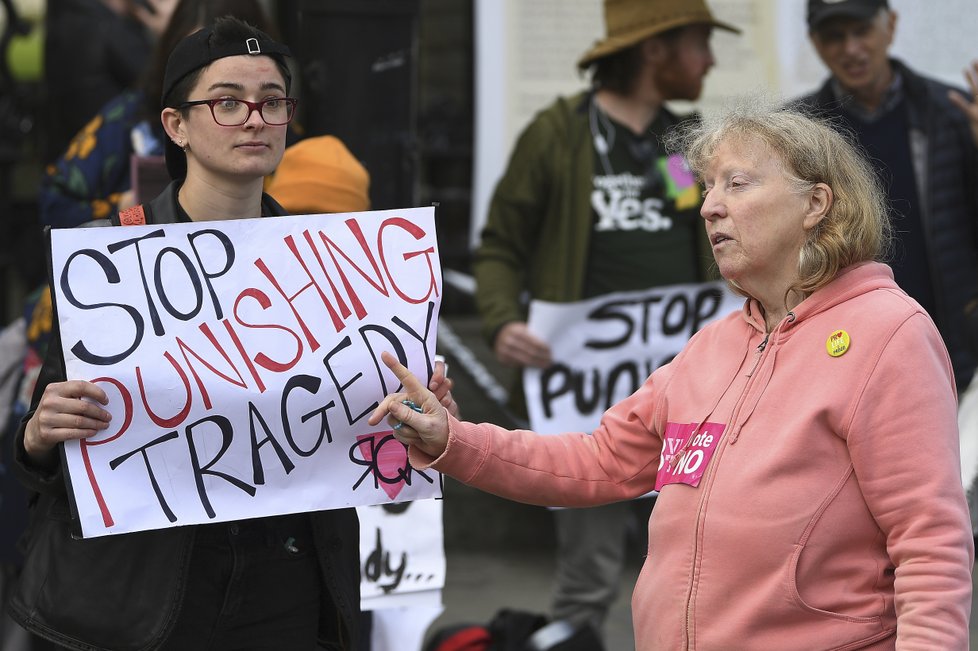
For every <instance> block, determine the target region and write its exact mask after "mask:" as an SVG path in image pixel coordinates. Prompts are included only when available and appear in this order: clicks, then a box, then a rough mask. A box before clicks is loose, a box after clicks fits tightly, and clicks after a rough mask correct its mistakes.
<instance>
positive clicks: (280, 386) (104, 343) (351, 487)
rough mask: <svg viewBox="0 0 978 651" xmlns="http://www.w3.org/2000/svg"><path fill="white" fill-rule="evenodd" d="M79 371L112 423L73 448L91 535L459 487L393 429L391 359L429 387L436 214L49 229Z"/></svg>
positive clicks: (72, 467)
mask: <svg viewBox="0 0 978 651" xmlns="http://www.w3.org/2000/svg"><path fill="white" fill-rule="evenodd" d="M51 257H52V269H53V275H52V278H53V288H52V289H53V291H54V296H55V302H56V309H57V316H58V325H59V327H60V333H61V341H62V344H63V352H64V357H65V366H66V370H67V375H68V377H69V378H71V379H85V380H89V381H91V382H94V383H95V384H97V385H98V386H100V387H101V388H102V389H104V390H105V392H106V393H107V394H108V397H109V404H108V406H107V407H106V409H107V410H108V411H109V412H110V413H111V414H112V421H111V423H110V425H109V427H108V429H106V430H105V431H103V432H100V433H99V434H97V435H96V436H94V437H92V438H90V439H87V440H84V441H81V442H78V441H75V442H71V443H69V444H66V445H65V454H66V457H67V465H68V472H69V477H70V484H71V490H72V494H73V501H74V505H75V508H76V510H77V515H78V518H79V521H80V524H81V530H82V534H83V535H84V536H86V537H88V536H100V535H106V534H115V533H123V532H127V531H138V530H144V529H155V528H162V527H168V526H179V525H187V524H198V523H206V522H219V521H227V520H236V519H241V518H251V517H256V516H263V515H273V514H282V513H298V512H306V511H313V510H319V509H329V508H339V507H346V506H358V505H364V504H377V503H383V502H390V501H395V500H396V501H405V500H414V499H420V498H425V497H434V496H440V495H441V487H440V477H439V476H438V474H437V473H435V472H433V471H423V472H419V471H415V470H414V469H412V468H411V467H410V465H409V464H408V462H407V455H406V449H405V447H404V446H403V445H402V444H400V443H399V442H397V441H396V440H395V439H394V438H393V436H392V435H391V432H390V428H389V426H388V425H386V423H381V424H380V425H378V426H376V427H370V426H368V425H367V423H366V419H367V417H368V416H369V414H370V413H371V411H372V410H373V408H374V407H375V406H376V404H377V403H378V401H379V400H381V399H382V398H383V397H384V396H385V395H386V394H388V393H389V392H391V391H394V390H397V389H398V388H399V384H398V382H397V380H396V379H395V378H394V376H393V374H392V373H390V371H388V370H387V368H386V367H385V366H384V365H383V363H382V362H380V354H381V352H382V351H389V352H391V353H393V354H394V355H396V356H397V357H399V358H400V359H401V360H402V361H403V362H405V363H406V365H407V366H408V367H409V368H410V369H411V370H412V371H413V372H414V373H416V374H417V375H418V376H420V377H422V378H427V377H430V373H431V370H432V367H433V361H432V359H433V356H434V352H435V334H436V330H437V328H436V325H437V319H438V309H439V305H440V298H441V290H442V279H441V272H440V265H439V260H438V251H437V244H436V237H435V224H434V210H433V209H432V208H419V209H408V210H388V211H376V212H365V213H352V214H347V215H313V216H295V217H275V218H265V219H248V220H236V221H209V222H195V223H181V224H168V225H166V226H127V227H119V228H87V229H68V230H54V231H52V232H51Z"/></svg>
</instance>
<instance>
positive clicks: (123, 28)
mask: <svg viewBox="0 0 978 651" xmlns="http://www.w3.org/2000/svg"><path fill="white" fill-rule="evenodd" d="M176 4H177V0H48V3H47V10H46V14H45V20H44V26H45V31H46V40H45V49H44V60H45V65H44V85H45V91H46V110H45V111H44V113H43V115H42V116H41V126H42V129H43V133H44V150H43V157H44V158H43V160H44V161H45V162H48V161H52V160H54V159H55V158H56V157H57V156H59V155H60V154H61V153H62V152H63V151H64V148H65V147H66V146H67V145H68V142H69V141H70V140H71V139H72V138H74V136H75V134H76V133H77V132H78V130H79V129H81V127H82V126H84V125H85V123H87V122H88V121H89V119H91V117H92V116H93V115H95V114H96V113H97V112H98V110H99V109H100V108H102V105H104V104H105V102H107V101H108V100H109V99H111V98H113V97H115V96H116V95H118V94H119V93H121V92H122V91H124V90H126V89H128V88H131V87H132V86H133V85H134V84H135V83H136V81H137V79H139V77H140V75H141V74H142V73H143V71H144V70H145V68H146V66H147V64H148V63H149V61H150V58H151V56H152V52H153V47H154V44H155V43H156V40H157V39H158V38H159V37H160V35H161V34H162V33H163V30H164V29H165V28H166V26H167V23H168V22H169V19H170V14H171V13H172V12H173V8H174V7H175V6H176Z"/></svg>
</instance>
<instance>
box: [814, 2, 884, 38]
mask: <svg viewBox="0 0 978 651" xmlns="http://www.w3.org/2000/svg"><path fill="white" fill-rule="evenodd" d="M888 7H889V4H887V1H886V0H808V29H809V31H811V30H814V29H818V27H819V26H820V25H821V24H822V23H824V22H825V21H826V20H828V19H829V18H837V17H839V16H844V17H846V18H857V19H859V20H865V19H866V18H872V17H873V16H875V15H876V12H877V11H879V10H880V9H885V8H888Z"/></svg>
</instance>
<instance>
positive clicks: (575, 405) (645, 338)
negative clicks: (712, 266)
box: [523, 282, 744, 434]
mask: <svg viewBox="0 0 978 651" xmlns="http://www.w3.org/2000/svg"><path fill="white" fill-rule="evenodd" d="M743 302H744V299H743V298H739V297H737V296H736V295H735V294H733V293H732V292H730V291H729V290H728V289H727V287H726V285H725V284H724V283H722V282H715V283H702V284H684V285H670V286H666V287H656V288H653V289H647V290H642V291H634V292H617V293H614V294H607V295H605V296H599V297H597V298H593V299H588V300H584V301H576V302H573V303H550V302H546V301H532V302H531V303H530V313H529V318H528V320H527V323H528V326H529V328H530V330H531V331H532V332H533V333H534V334H536V335H537V336H538V337H540V338H542V339H543V340H544V341H546V342H547V343H548V344H550V349H551V353H552V357H553V364H552V365H551V366H550V367H549V368H546V369H538V368H526V369H525V370H524V371H523V386H524V391H525V393H526V403H527V410H528V413H529V416H530V428H531V429H532V430H534V431H536V432H542V433H545V434H556V433H559V432H591V431H593V430H594V429H595V428H596V427H597V426H598V424H599V423H600V422H601V415H602V414H603V413H604V412H605V411H606V410H607V409H608V407H610V406H611V405H613V404H615V403H616V402H619V401H620V400H622V399H624V398H626V397H628V396H629V395H631V394H632V393H634V392H635V391H636V390H638V388H639V387H640V386H641V385H642V383H643V382H644V381H645V380H646V378H648V376H649V375H651V374H652V371H654V370H655V369H656V368H658V367H660V366H662V365H663V364H665V363H667V362H669V361H670V360H671V359H672V358H673V357H675V356H676V355H677V354H678V353H679V351H680V350H682V348H683V346H685V345H686V342H687V341H688V340H689V338H690V337H691V336H692V335H693V334H694V333H695V332H696V331H697V330H699V329H700V328H702V327H703V326H704V325H706V324H707V323H709V322H710V321H713V320H715V319H718V318H720V317H722V316H724V315H726V314H728V313H729V312H730V311H732V310H735V309H740V308H741V307H742V305H743Z"/></svg>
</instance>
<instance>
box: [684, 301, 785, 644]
mask: <svg viewBox="0 0 978 651" xmlns="http://www.w3.org/2000/svg"><path fill="white" fill-rule="evenodd" d="M794 320H795V315H794V313H793V312H788V314H787V316H786V317H785V319H784V320H782V321H781V323H779V324H778V325H777V326H776V327H775V328H774V330H772V331H771V332H767V333H765V335H764V340H763V341H761V343H759V344H758V345H757V347H756V348H755V349H754V361H753V363H752V365H751V368H750V370H749V371H748V372H747V377H748V378H752V377H753V375H754V373H755V372H756V371H757V369H758V367H759V366H760V363H761V360H762V359H763V357H764V351H765V350H766V349H767V345H768V341H769V340H770V338H771V334H772V333H780V331H781V328H782V327H783V326H784V325H785V323H792V322H794ZM753 384H754V381H753V380H752V379H748V381H747V384H746V385H744V389H743V393H742V394H741V396H740V398H739V399H738V400H737V403H736V404H735V406H734V409H733V411H732V412H731V417H730V421H729V425H730V428H731V434H732V433H733V431H734V429H736V423H737V421H738V419H739V418H740V411H741V409H742V408H743V406H744V400H746V399H747V396H748V395H749V394H750V390H751V388H752V386H753ZM728 388H729V387H728ZM714 408H715V407H714ZM708 417H709V416H707V418H708ZM705 420H706V419H704V421H705ZM700 427H702V423H701V424H700ZM737 435H738V436H739V431H738V432H737ZM690 439H692V436H690ZM733 443H736V437H734V438H733V440H730V439H729V438H726V439H725V441H724V445H723V448H724V449H726V447H727V446H728V445H732V444H733ZM722 456H723V450H721V449H718V450H717V451H716V453H715V456H714V457H713V461H712V462H711V464H710V467H709V468H708V469H707V471H706V475H704V477H703V480H704V483H702V484H701V486H703V495H702V497H701V498H700V503H699V507H698V508H697V511H696V522H695V528H694V532H695V533H694V536H693V559H692V565H693V567H692V574H691V577H690V578H691V581H690V585H689V593H688V596H687V599H686V630H685V637H686V640H685V648H686V649H690V648H691V646H690V638H691V635H690V629H691V622H692V618H693V602H694V600H695V598H694V593H695V592H696V587H695V585H696V576H697V574H698V572H699V561H698V560H697V556H698V554H699V547H700V540H699V535H700V527H701V525H702V519H703V518H704V517H705V511H706V508H705V505H706V501H707V499H708V498H709V495H710V493H711V492H712V488H713V478H714V476H715V470H716V465H715V464H717V463H719V462H720V459H721V457H722Z"/></svg>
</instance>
